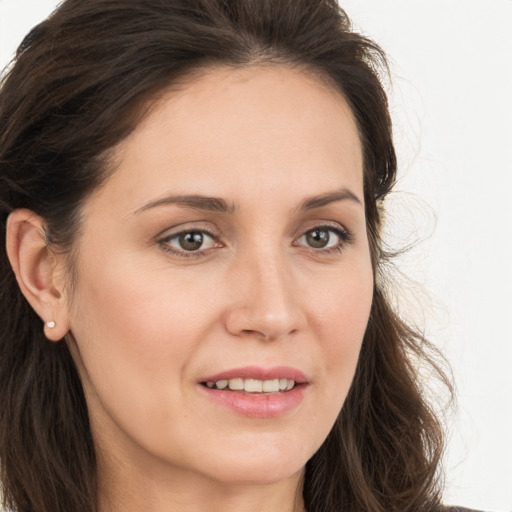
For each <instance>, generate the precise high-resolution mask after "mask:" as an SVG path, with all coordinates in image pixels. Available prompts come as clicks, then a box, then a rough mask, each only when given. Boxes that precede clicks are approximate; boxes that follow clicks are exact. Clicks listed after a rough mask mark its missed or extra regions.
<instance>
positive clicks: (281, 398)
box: [199, 384, 307, 418]
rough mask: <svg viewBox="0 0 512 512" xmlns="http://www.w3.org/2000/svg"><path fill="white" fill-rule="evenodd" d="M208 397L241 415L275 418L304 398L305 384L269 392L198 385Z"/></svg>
mask: <svg viewBox="0 0 512 512" xmlns="http://www.w3.org/2000/svg"><path fill="white" fill-rule="evenodd" d="M199 386H200V388H201V390H202V392H203V393H205V394H206V396H207V397H208V398H210V399H211V400H213V401H214V402H217V403H219V404H221V405H224V406H226V407H228V408H230V409H231V410H233V411H235V412H236V413H238V414H241V415H243V416H248V417H251V418H275V417H277V416H281V415H282V414H285V413H287V412H289V411H291V410H292V409H294V408H295V407H297V406H298V405H299V404H300V403H301V402H302V399H303V398H304V393H305V390H306V388H307V385H306V384H299V385H297V386H295V387H294V388H293V389H291V390H290V391H286V392H281V393H270V394H256V393H240V392H235V391H221V390H218V389H210V388H207V387H205V386H202V385H199Z"/></svg>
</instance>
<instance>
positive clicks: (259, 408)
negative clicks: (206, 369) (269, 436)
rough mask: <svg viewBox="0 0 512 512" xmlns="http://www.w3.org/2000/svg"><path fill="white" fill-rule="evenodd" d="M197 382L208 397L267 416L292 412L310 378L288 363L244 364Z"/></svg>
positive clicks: (241, 412)
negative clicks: (273, 364) (264, 365)
mask: <svg viewBox="0 0 512 512" xmlns="http://www.w3.org/2000/svg"><path fill="white" fill-rule="evenodd" d="M198 384H200V386H199V387H200V389H201V390H203V395H204V396H205V397H207V398H208V399H210V400H212V401H213V402H216V403H218V404H220V405H222V406H224V407H227V408H228V409H231V410H232V411H234V412H235V413H236V414H238V415H243V416H246V417H250V418H267V419H268V418H275V417H278V416H282V415H284V414H291V413H292V411H293V410H295V409H296V408H297V407H298V406H299V404H300V403H301V402H302V401H303V399H304V396H305V394H306V392H307V388H308V386H309V385H310V384H311V382H310V381H309V379H308V378H307V377H306V375H305V374H304V373H302V372H301V371H300V370H297V369H296V368H292V367H289V366H278V367H272V368H268V367H267V368H265V367H260V366H244V367H242V368H233V369H231V370H227V371H223V372H221V373H217V374H215V375H209V376H205V377H204V378H202V379H201V380H200V382H198Z"/></svg>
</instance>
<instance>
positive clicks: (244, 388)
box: [203, 378, 295, 393]
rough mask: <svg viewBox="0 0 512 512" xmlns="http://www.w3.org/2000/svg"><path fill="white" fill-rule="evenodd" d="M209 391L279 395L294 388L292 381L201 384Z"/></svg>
mask: <svg viewBox="0 0 512 512" xmlns="http://www.w3.org/2000/svg"><path fill="white" fill-rule="evenodd" d="M203 384H204V385H205V386H207V387H208V388H210V389H218V390H226V391H227V390H229V391H238V392H245V393H279V392H283V391H291V390H292V389H293V388H294V387H295V381H294V380H293V379H286V378H282V379H271V380H257V379H240V378H236V379H229V380H228V379H220V380H217V381H215V382H214V381H208V382H205V383H203Z"/></svg>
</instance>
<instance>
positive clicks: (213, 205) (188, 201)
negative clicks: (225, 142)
mask: <svg viewBox="0 0 512 512" xmlns="http://www.w3.org/2000/svg"><path fill="white" fill-rule="evenodd" d="M337 201H350V202H353V203H356V204H358V205H362V202H361V200H360V199H359V198H358V197H357V196H356V195H355V194H354V193H353V192H351V191H350V190H349V189H347V188H342V189H340V190H336V191H334V192H327V193H325V194H321V195H317V196H312V197H308V198H306V199H305V200H304V201H302V203H301V204H300V205H299V207H298V210H299V211H307V210H313V209H315V208H321V207H322V206H327V205H329V204H331V203H335V202H337ZM169 204H176V205H178V206H184V207H186V208H191V209H194V210H205V211H210V212H217V213H233V212H234V211H235V210H236V207H235V205H234V203H228V202H227V201H225V200H224V199H222V198H220V197H208V196H202V195H177V196H168V197H163V198H161V199H156V200H155V201H151V202H149V203H147V204H145V205H144V206H142V207H141V208H139V209H138V210H136V211H135V214H139V213H142V212H144V211H146V210H149V209H151V208H156V207H157V206H162V205H169Z"/></svg>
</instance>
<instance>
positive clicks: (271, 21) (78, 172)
mask: <svg viewBox="0 0 512 512" xmlns="http://www.w3.org/2000/svg"><path fill="white" fill-rule="evenodd" d="M264 62H268V63H277V64H284V65H288V66H293V67H296V68H298V69H299V70H304V71H305V72H309V73H311V72H312V73H314V74H316V75H317V76H318V77H320V78H321V79H323V80H324V81H325V82H326V83H328V84H330V85H331V86H332V87H335V88H336V89H337V90H338V91H339V92H340V93H341V94H342V95H343V96H344V97H345V99H346V100H347V101H348V103H349V105H350V107H351V109H352V111H353V114H354V116H355V119H356V121H357V125H358V129H359V133H360V138H361V142H362V147H363V153H364V193H365V208H366V216H367V228H368V236H369V239H370V247H371V252H372V258H373V264H374V270H375V271H376V272H378V270H379V268H382V265H383V264H384V263H385V262H386V261H387V255H386V253H385V252H384V251H383V249H382V247H381V246H382V243H381V239H380V229H379V225H380V221H379V208H378V205H379V203H380V201H381V200H382V199H383V198H384V197H385V196H386V194H387V193H388V192H389V191H390V189H391V187H392V185H393V183H394V180H395V175H396V158H395V152H394V147H393V141H392V131H391V121H390V117H389V112H388V104H387V98H386V94H385V91H384V89H383V87H382V83H381V76H380V74H381V73H383V74H384V76H385V74H386V69H387V68H386V59H385V56H384V54H383V52H382V51H381V49H380V48H379V47H378V46H377V45H376V44H375V43H373V42H372V41H370V40H368V39H367V38H365V37H363V36H361V35H360V34H357V33H355V32H354V31H353V30H352V29H351V24H350V21H349V19H348V17H347V15H346V14H345V12H344V11H343V10H342V9H341V8H340V7H339V6H338V4H337V2H336V1H335V0H66V1H65V2H64V3H63V4H62V5H61V6H60V7H59V8H58V9H57V10H56V11H55V12H54V14H53V15H52V16H50V17H49V18H48V19H47V20H45V21H44V22H43V23H41V24H40V25H38V26H36V27H35V28H34V29H33V30H32V31H31V32H30V33H29V35H28V36H27V37H26V38H25V40H24V41H23V42H22V44H21V45H20V47H19V49H18V52H17V55H16V58H15V60H14V63H13V66H12V69H11V70H10V71H9V72H8V73H6V75H5V77H4V79H3V81H2V84H1V89H0V126H1V133H0V186H1V188H0V238H3V239H5V234H6V221H7V217H8V215H9V213H10V212H12V211H13V210H14V209H17V208H29V209H31V210H33V211H34V212H35V213H37V214H38V215H40V216H41V217H42V218H43V219H45V222H46V234H47V237H48V243H49V244H50V245H51V244H56V245H58V246H59V247H60V248H61V249H62V248H64V249H71V248H72V247H73V243H74V242H75V241H76V239H77V237H78V235H79V232H80V211H81V207H82V205H83V204H84V202H85V200H86V199H87V197H88V195H89V194H90V193H91V192H92V191H93V190H95V189H96V188H97V187H99V186H100V185H101V184H102V182H103V181H104V180H105V179H107V178H108V172H107V166H106V165H105V155H106V154H108V149H109V148H112V147H113V146H114V145H116V144H117V143H118V142H120V141H121V140H122V139H123V138H124V137H126V136H127V135H128V134H129V133H130V132H131V131H132V130H133V129H134V128H135V126H136V125H137V123H138V122H139V121H140V119H141V117H142V116H143V115H144V112H145V110H144V109H145V106H147V105H148V104H149V103H150V100H151V99H152V98H154V97H155V94H157V93H158V92H159V91H162V90H163V89H165V88H166V87H169V86H170V85H172V84H173V83H175V82H176V81H177V80H178V79H181V78H183V77H186V76H190V74H191V73H193V72H194V71H196V70H201V69H204V68H207V67H215V66H232V67H243V66H249V65H254V64H258V63H264ZM0 322H1V324H0V458H1V475H0V478H1V481H2V483H3V491H4V500H5V504H6V505H7V506H8V507H10V508H12V509H13V510H15V511H20V512H21V511H23V512H71V511H73V512H94V511H96V510H97V481H96V459H95V450H94V442H93V439H92V436H91V431H90V427H89V422H88V416H87V407H86V402H85V398H84V394H83V391H82V386H81V383H80V379H79V377H78V374H77V371H76V369H75V366H74V363H73V360H72V358H71V355H70V352H69V350H68V347H67V344H66V342H62V343H59V344H53V343H50V342H48V341H47V340H46V339H45V337H44V335H43V330H42V322H41V320H40V319H39V318H38V317H37V315H36V314H35V313H34V311H33V310H32V309H31V308H30V306H29V305H28V303H27V302H26V300H25V299H24V297H23V296H22V294H21V292H20V290H19V288H18V286H17V283H16V279H15V276H14V273H13V271H12V269H11V268H10V265H9V262H8V260H7V256H6V252H5V250H3V251H1V253H0ZM432 354H434V351H433V349H432V347H431V346H430V345H429V344H428V342H427V341H426V340H424V338H423V337H422V336H421V335H420V334H418V333H417V332H416V331H415V330H414V329H412V328H410V327H408V326H407V325H406V324H405V323H404V322H403V321H402V320H401V319H400V318H399V316H398V315H397V314H396V313H395V312H393V310H392V309H391V307H390V305H389V300H388V299H387V297H386V290H384V289H383V285H381V284H377V283H376V284H375V287H374V298H373V304H372V309H371V313H370V319H369V324H368V328H367V331H366V334H365V337H364V340H363V346H362V351H361V354H360V358H359V363H358V367H357V371H356V376H355V380H354V382H353V384H352V387H351V389H350V392H349V395H348V397H347V400H346V402H345V404H344V406H343V409H342V411H341V413H340V415H339V417H338V419H337V421H336V423H335V425H334V427H333V429H332V431H331V433H330V434H329V436H328V438H327V439H326V441H325V442H324V444H323V445H322V447H321V448H320V449H319V451H318V452H317V453H316V454H315V455H314V456H313V457H312V459H311V460H310V461H308V463H307V465H306V473H305V480H304V499H305V504H306V507H307V510H308V512H332V511H338V510H339V511H341V510H343V511H347V512H349V511H352V512H356V511H357V512H360V511H362V510H364V511H370V512H393V511H396V512H398V511H400V512H407V511H415V512H417V511H423V510H425V511H426V510H429V511H432V510H436V509H437V508H438V506H439V501H440V497H439V478H438V477H439V472H438V463H439V460H440V456H441V453H442V440H443V438H442V432H441V426H440V423H439V421H438V420H437V418H436V416H435V414H434V413H433V412H432V409H431V407H430V406H429V405H428V402H427V401H426V398H425V392H424V389H423V388H422V387H421V385H420V384H419V381H418V374H417V361H418V360H420V361H421V362H422V363H423V364H424V365H431V367H432V368H434V373H435V374H436V376H437V377H438V378H439V379H440V380H441V382H443V383H444V384H446V385H448V386H449V383H448V380H447V379H446V378H445V376H444V375H443V373H442V371H441V370H440V369H439V367H438V366H436V364H435V362H434V361H435V359H434V358H433V355H432ZM434 355H435V354H434Z"/></svg>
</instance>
